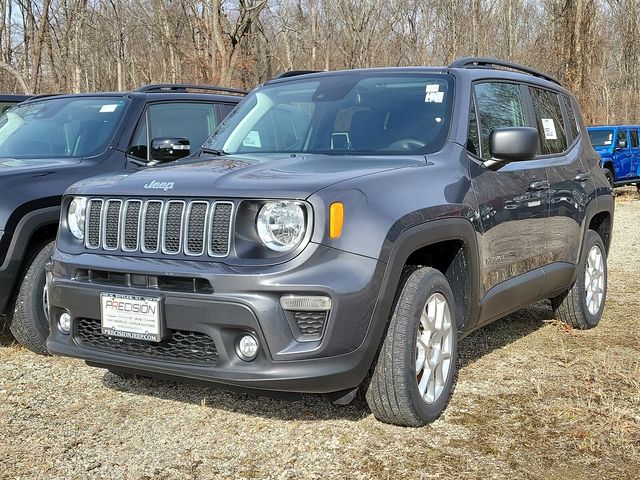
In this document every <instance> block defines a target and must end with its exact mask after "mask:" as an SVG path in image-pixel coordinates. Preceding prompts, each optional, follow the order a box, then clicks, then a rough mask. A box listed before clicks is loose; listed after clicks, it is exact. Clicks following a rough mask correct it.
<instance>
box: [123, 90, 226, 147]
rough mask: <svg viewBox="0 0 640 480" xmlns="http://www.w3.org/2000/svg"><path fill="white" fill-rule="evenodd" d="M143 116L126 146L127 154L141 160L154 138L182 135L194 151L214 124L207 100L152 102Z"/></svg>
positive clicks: (212, 110) (212, 112)
mask: <svg viewBox="0 0 640 480" xmlns="http://www.w3.org/2000/svg"><path fill="white" fill-rule="evenodd" d="M145 115H146V117H145V118H144V120H142V121H141V122H140V123H139V124H138V128H137V129H136V132H135V134H134V136H133V140H132V142H131V147H130V148H129V154H130V155H133V156H135V157H137V158H139V159H142V160H148V153H147V152H149V151H150V147H149V144H150V143H151V141H152V140H153V139H154V138H160V137H170V138H186V139H188V140H189V143H190V144H191V150H192V151H194V150H196V149H198V148H200V147H201V146H202V144H203V143H204V141H205V140H206V139H207V138H208V137H209V135H210V134H211V132H213V130H214V129H215V127H216V126H217V122H216V116H215V110H214V105H213V104H211V103H195V102H193V103H183V102H169V103H155V104H151V105H149V106H148V107H147V111H146V114H145Z"/></svg>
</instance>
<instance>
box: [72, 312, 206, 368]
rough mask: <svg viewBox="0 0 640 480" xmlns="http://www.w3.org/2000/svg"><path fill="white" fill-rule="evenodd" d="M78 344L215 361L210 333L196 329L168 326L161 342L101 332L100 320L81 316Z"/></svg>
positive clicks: (192, 360)
mask: <svg viewBox="0 0 640 480" xmlns="http://www.w3.org/2000/svg"><path fill="white" fill-rule="evenodd" d="M75 337H76V340H77V341H78V343H80V344H81V345H85V346H89V347H93V348H97V349H100V350H108V351H111V352H116V353H123V354H127V355H135V356H138V357H145V358H155V359H160V360H167V361H174V362H181V363H198V364H206V365H216V364H217V363H218V350H217V349H216V344H215V342H214V341H213V339H212V338H211V337H209V336H208V335H205V334H204V333H199V332H190V331H186V330H169V331H168V334H167V336H166V338H165V339H164V340H162V341H161V342H145V341H143V340H133V339H130V338H120V337H111V336H108V335H103V334H102V331H101V326H100V320H94V319H89V318H81V319H79V320H78V322H77V324H76V329H75Z"/></svg>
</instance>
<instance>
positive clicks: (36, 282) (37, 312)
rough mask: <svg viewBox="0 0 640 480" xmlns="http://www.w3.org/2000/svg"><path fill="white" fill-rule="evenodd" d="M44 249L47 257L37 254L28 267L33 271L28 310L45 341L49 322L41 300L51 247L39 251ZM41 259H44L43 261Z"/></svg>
mask: <svg viewBox="0 0 640 480" xmlns="http://www.w3.org/2000/svg"><path fill="white" fill-rule="evenodd" d="M45 249H46V250H48V251H49V255H47V256H46V257H45V255H44V254H43V255H40V254H38V256H36V258H35V259H34V261H33V263H32V264H31V267H30V268H33V269H34V275H33V279H32V281H31V282H30V283H31V292H32V294H31V302H30V305H29V308H30V310H31V312H30V314H31V316H32V318H33V319H34V321H35V326H36V328H37V329H38V332H40V334H41V335H42V338H43V339H44V340H45V341H46V339H47V337H48V336H49V320H48V318H47V316H46V315H45V312H44V308H43V303H42V300H43V294H44V289H45V287H46V281H47V274H46V272H45V265H46V263H47V261H48V259H49V258H50V257H51V250H52V247H49V246H48V245H47V246H45V247H44V248H43V249H42V250H41V252H44V251H45ZM43 257H45V258H44V259H43Z"/></svg>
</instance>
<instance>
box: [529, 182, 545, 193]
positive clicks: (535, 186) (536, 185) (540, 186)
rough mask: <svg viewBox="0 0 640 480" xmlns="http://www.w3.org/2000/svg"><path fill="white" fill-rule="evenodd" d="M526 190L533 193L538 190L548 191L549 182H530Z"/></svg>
mask: <svg viewBox="0 0 640 480" xmlns="http://www.w3.org/2000/svg"><path fill="white" fill-rule="evenodd" d="M528 188H529V190H531V191H534V192H536V191H539V190H549V182H547V181H546V180H542V181H541V182H531V183H530V184H529V187H528Z"/></svg>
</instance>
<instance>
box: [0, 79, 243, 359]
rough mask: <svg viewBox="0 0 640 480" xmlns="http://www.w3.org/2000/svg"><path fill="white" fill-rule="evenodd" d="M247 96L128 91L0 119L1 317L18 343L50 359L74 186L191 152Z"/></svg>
mask: <svg viewBox="0 0 640 480" xmlns="http://www.w3.org/2000/svg"><path fill="white" fill-rule="evenodd" d="M207 92H208V93H207ZM245 93H246V92H245V91H243V90H235V89H226V88H220V87H207V86H197V85H145V86H143V87H141V88H139V89H138V90H136V91H134V92H126V93H123V92H119V93H91V94H74V95H57V96H49V97H41V98H37V99H33V100H30V101H27V102H25V103H22V104H21V105H18V106H16V107H14V108H13V109H11V110H9V111H7V112H5V113H4V115H2V116H1V117H0V191H1V192H2V196H1V197H0V314H2V313H3V312H4V313H6V314H7V315H8V321H9V326H10V329H11V332H12V333H13V335H14V336H15V338H16V340H18V342H20V343H21V344H22V345H24V346H26V347H27V348H29V349H30V350H32V351H34V352H37V353H42V354H44V353H46V352H47V350H46V346H45V340H46V337H47V335H48V328H49V327H48V321H47V318H46V311H47V306H46V305H47V298H46V292H45V289H44V285H45V274H44V265H45V263H46V261H47V260H48V258H49V257H50V255H51V250H52V248H53V242H54V240H55V236H56V231H57V228H58V219H59V217H60V202H61V199H62V194H63V193H64V191H65V190H66V189H67V187H69V185H71V184H72V183H74V182H77V181H78V180H81V179H84V178H87V177H92V176H94V175H98V174H104V173H110V172H119V171H129V172H132V171H137V170H139V169H141V168H144V167H147V166H150V165H154V164H158V163H162V162H167V161H171V160H175V159H177V158H181V157H184V156H186V155H189V153H190V148H191V146H194V147H200V145H201V144H202V143H203V142H204V141H205V140H206V139H207V137H208V136H209V134H210V133H211V132H212V131H213V129H214V128H215V127H216V126H217V125H218V124H219V123H220V121H221V120H222V119H223V118H224V117H225V116H226V115H227V114H228V113H229V112H230V111H231V110H232V109H233V108H234V107H235V105H236V104H237V103H238V102H239V101H240V99H241V96H243V95H244V94H245Z"/></svg>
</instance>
